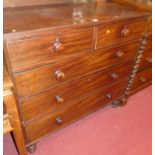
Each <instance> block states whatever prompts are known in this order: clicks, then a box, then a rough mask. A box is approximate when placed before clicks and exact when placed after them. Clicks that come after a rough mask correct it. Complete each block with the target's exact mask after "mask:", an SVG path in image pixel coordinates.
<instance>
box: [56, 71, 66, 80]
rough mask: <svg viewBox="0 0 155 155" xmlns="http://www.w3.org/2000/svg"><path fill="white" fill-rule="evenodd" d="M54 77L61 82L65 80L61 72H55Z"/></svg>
mask: <svg viewBox="0 0 155 155" xmlns="http://www.w3.org/2000/svg"><path fill="white" fill-rule="evenodd" d="M55 77H56V79H57V80H63V79H64V78H65V73H64V72H63V71H61V70H57V71H56V72H55Z"/></svg>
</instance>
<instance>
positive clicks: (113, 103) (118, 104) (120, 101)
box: [112, 97, 127, 108]
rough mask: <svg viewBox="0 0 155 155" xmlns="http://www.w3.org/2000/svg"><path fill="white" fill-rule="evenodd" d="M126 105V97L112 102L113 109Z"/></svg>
mask: <svg viewBox="0 0 155 155" xmlns="http://www.w3.org/2000/svg"><path fill="white" fill-rule="evenodd" d="M126 103H127V99H126V98H125V97H122V98H120V99H118V100H115V101H114V102H112V107H113V108H116V107H118V106H124V105H125V104H126Z"/></svg>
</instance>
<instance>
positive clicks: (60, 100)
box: [55, 95, 64, 103]
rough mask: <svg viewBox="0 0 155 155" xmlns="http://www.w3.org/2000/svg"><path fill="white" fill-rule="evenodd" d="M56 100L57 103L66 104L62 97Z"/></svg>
mask: <svg viewBox="0 0 155 155" xmlns="http://www.w3.org/2000/svg"><path fill="white" fill-rule="evenodd" d="M55 99H56V102H57V103H63V102H64V99H63V98H62V97H61V96H59V95H58V96H56V97H55Z"/></svg>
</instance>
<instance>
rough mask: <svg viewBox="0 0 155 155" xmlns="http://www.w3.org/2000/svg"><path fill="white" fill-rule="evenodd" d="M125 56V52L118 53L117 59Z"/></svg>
mask: <svg viewBox="0 0 155 155" xmlns="http://www.w3.org/2000/svg"><path fill="white" fill-rule="evenodd" d="M123 56H124V52H123V51H117V52H116V57H117V58H121V57H123Z"/></svg>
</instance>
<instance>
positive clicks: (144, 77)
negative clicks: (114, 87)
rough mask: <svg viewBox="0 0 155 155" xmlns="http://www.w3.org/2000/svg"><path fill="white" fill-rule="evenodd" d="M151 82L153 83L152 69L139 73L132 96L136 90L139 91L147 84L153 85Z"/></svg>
mask: <svg viewBox="0 0 155 155" xmlns="http://www.w3.org/2000/svg"><path fill="white" fill-rule="evenodd" d="M151 81H152V68H148V69H146V70H143V71H141V72H139V73H138V74H137V75H136V77H135V79H134V81H133V84H132V87H131V91H130V94H131V93H132V92H134V91H136V90H139V89H140V88H143V86H145V85H147V84H151Z"/></svg>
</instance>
